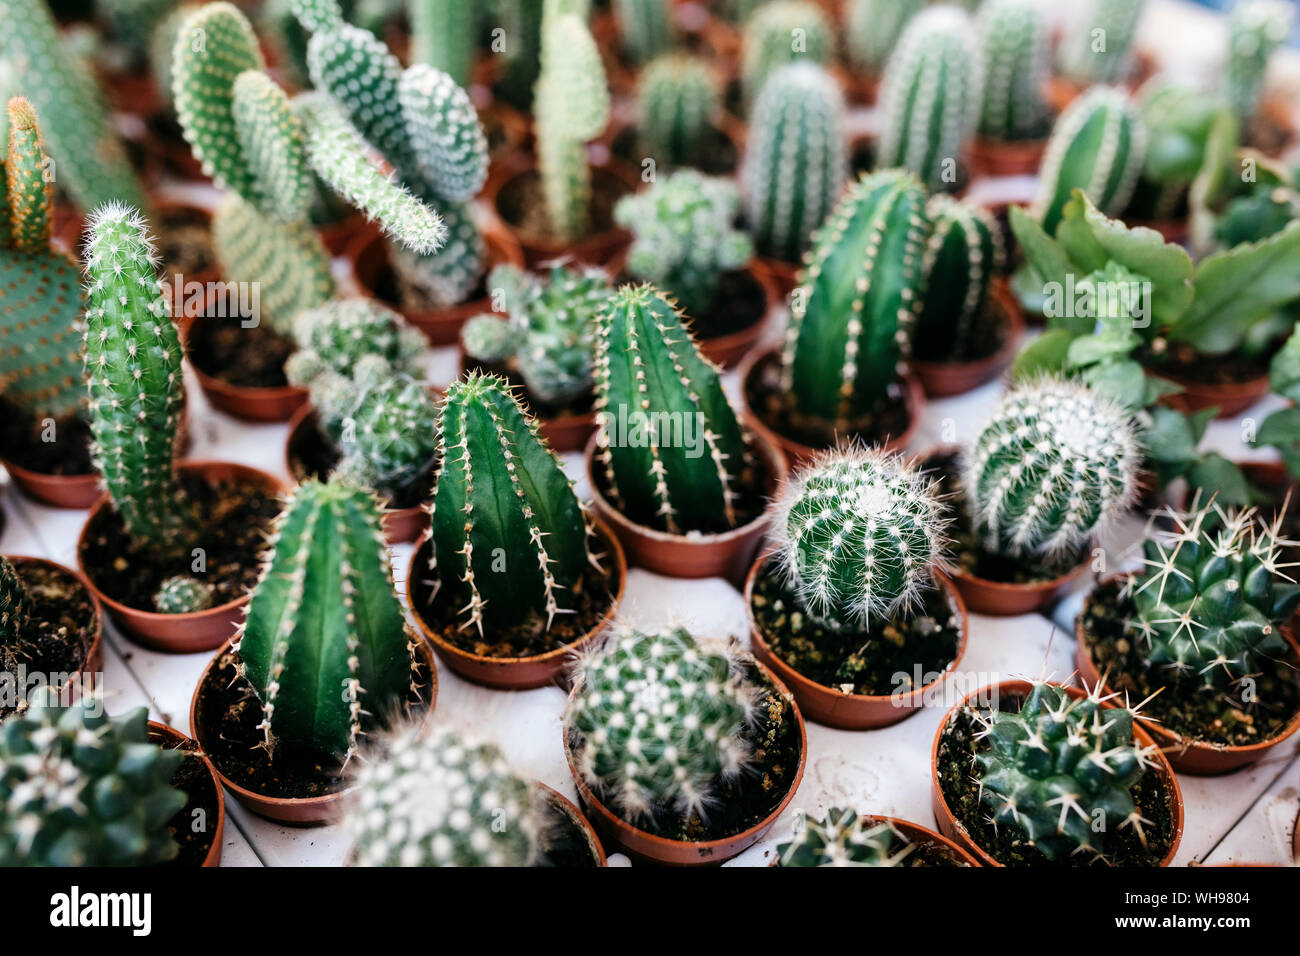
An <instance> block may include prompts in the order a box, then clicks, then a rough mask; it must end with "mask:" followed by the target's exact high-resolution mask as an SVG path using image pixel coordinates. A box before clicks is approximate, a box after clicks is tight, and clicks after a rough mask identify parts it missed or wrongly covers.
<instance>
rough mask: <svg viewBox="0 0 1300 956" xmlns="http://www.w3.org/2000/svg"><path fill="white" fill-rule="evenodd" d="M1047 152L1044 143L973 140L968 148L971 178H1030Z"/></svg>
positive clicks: (1037, 141)
mask: <svg viewBox="0 0 1300 956" xmlns="http://www.w3.org/2000/svg"><path fill="white" fill-rule="evenodd" d="M1046 150H1047V140H1046V139H1030V140H1004V139H986V138H985V137H983V136H977V137H976V138H975V139H974V140H972V141H971V145H970V153H969V156H970V166H971V174H972V176H974V177H981V176H1032V175H1034V174H1035V173H1037V172H1038V167H1039V165H1040V164H1041V163H1042V161H1043V153H1044V152H1046Z"/></svg>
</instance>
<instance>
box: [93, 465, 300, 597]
mask: <svg viewBox="0 0 1300 956" xmlns="http://www.w3.org/2000/svg"><path fill="white" fill-rule="evenodd" d="M178 480H179V482H180V485H181V488H182V490H183V491H184V492H185V494H186V495H188V496H189V498H190V500H191V501H193V502H194V503H195V505H196V506H197V508H198V512H199V515H200V516H201V517H200V525H199V528H200V530H199V535H198V537H197V538H196V539H195V541H194V544H193V547H194V548H202V549H203V553H204V558H205V560H206V562H207V571H206V572H205V574H204V580H205V581H207V582H208V583H209V584H211V585H212V586H213V588H214V590H215V604H218V605H219V604H225V603H227V602H229V601H234V600H236V599H237V598H239V597H242V596H243V595H244V593H245V592H246V591H247V589H249V588H251V587H252V586H253V585H254V584H256V583H257V577H258V572H259V571H260V569H261V562H260V561H259V560H258V555H259V554H260V553H261V551H262V548H263V545H264V543H265V534H266V531H267V530H268V529H269V528H270V525H271V522H272V520H273V519H274V518H275V516H276V515H277V514H279V512H280V504H279V502H278V501H277V500H276V498H275V496H274V495H270V494H267V493H266V492H264V491H262V490H260V489H258V488H255V487H253V486H251V485H247V484H242V483H236V482H230V481H223V482H220V483H218V484H209V483H208V482H206V481H203V480H202V479H200V478H199V477H198V476H196V475H181V476H179V478H178ZM81 560H82V563H83V567H84V568H85V570H86V573H87V574H88V575H89V576H90V578H91V579H92V580H93V581H94V582H95V584H96V586H97V587H98V588H99V589H100V590H101V591H103V592H104V593H105V594H106V595H108V597H110V598H112V599H113V600H115V601H118V602H119V603H121V604H125V605H126V606H127V607H132V608H137V609H139V610H142V611H152V610H154V603H153V598H154V594H156V593H157V591H158V585H160V584H161V583H162V582H163V581H164V580H165V579H166V578H168V577H171V576H172V575H175V574H193V573H194V572H193V569H192V567H191V565H192V562H193V557H192V555H191V550H190V549H188V548H187V549H185V551H184V553H183V554H182V555H181V556H180V557H178V558H175V559H172V560H161V559H160V558H159V557H158V556H157V555H155V554H151V553H148V552H144V551H141V550H139V549H138V548H137V547H136V546H135V544H134V542H132V541H131V539H130V538H129V537H128V536H127V534H126V529H125V528H124V527H123V526H122V519H121V518H120V517H119V516H118V513H117V512H116V511H115V510H114V509H112V508H103V509H101V510H100V511H99V513H98V514H97V515H96V516H95V518H94V520H93V521H92V522H91V523H90V524H89V525H88V527H87V528H86V534H85V543H84V545H83V547H82V551H81ZM214 606H215V605H214Z"/></svg>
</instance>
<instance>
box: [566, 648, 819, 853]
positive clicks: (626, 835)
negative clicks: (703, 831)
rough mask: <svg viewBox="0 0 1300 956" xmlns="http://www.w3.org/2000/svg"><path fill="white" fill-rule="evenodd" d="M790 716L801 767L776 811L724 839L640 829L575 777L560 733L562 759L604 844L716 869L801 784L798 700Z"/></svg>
mask: <svg viewBox="0 0 1300 956" xmlns="http://www.w3.org/2000/svg"><path fill="white" fill-rule="evenodd" d="M754 666H755V667H756V668H758V670H759V671H761V672H762V675H763V676H764V677H765V678H766V679H767V680H768V681H770V682H771V685H772V687H773V688H774V689H775V690H776V692H777V693H779V694H780V695H781V696H783V697H785V698H786V699H787V700H791V701H795V699H794V697H793V696H792V695H791V694H790V691H789V689H788V688H787V687H786V686H785V685H784V684H782V683H781V679H780V678H779V677H777V676H776V675H775V674H773V673H772V672H771V671H770V670H768V669H767V667H765V666H764V665H763V664H762V663H761V662H760V661H755V662H754ZM577 692H578V689H577V688H576V687H575V688H573V690H571V691H570V692H569V703H570V705H572V702H573V697H574V695H575V694H576V693H577ZM790 712H791V714H792V715H793V716H794V719H795V721H796V723H797V724H798V727H799V766H798V767H797V768H796V769H795V772H794V776H793V778H792V779H791V781H790V788H789V790H787V791H786V794H785V796H784V797H783V798H782V799H781V802H780V803H779V804H778V805H777V807H776V809H774V810H773V811H772V812H771V813H769V814H768V815H767V816H765V817H764V818H763V819H762V820H760V821H759V822H758V823H756V824H754V825H753V826H752V827H749V828H748V829H745V830H742V831H740V832H739V833H736V834H733V835H732V836H727V837H722V838H720V839H717V840H705V841H701V842H699V843H691V842H687V841H685V840H670V839H668V838H667V837H661V836H656V835H655V834H653V833H648V832H646V831H645V830H642V829H641V828H640V827H636V826H633V825H632V824H631V823H628V822H627V821H626V820H624V819H623V818H622V817H620V816H619V815H618V814H617V813H615V812H614V811H613V810H611V809H609V808H608V807H606V806H605V804H603V803H601V801H600V799H599V798H598V797H597V796H596V795H595V794H594V793H593V792H592V791H591V788H590V787H588V786H587V783H586V781H585V780H583V779H582V774H581V773H579V771H578V766H577V764H576V763H575V760H574V755H573V749H572V747H570V745H569V735H568V734H567V733H565V732H564V731H563V730H561V732H560V737H561V738H562V740H563V743H564V759H565V760H567V761H568V762H569V773H570V774H571V775H572V776H573V785H574V786H575V787H577V789H578V802H579V803H581V804H582V807H583V809H584V810H585V811H586V813H587V818H588V819H589V820H590V821H591V823H592V826H594V827H595V828H596V832H597V833H599V834H600V836H601V839H602V840H603V841H604V842H605V845H607V846H610V847H617V848H618V849H620V850H622V851H623V852H624V853H626V854H627V855H628V856H630V857H632V858H633V859H634V860H641V861H645V862H648V863H658V864H661V865H664V866H717V865H718V864H720V863H726V862H727V861H728V860H730V859H731V858H732V857H734V856H739V855H740V854H741V853H744V852H745V851H746V850H748V849H749V848H750V847H751V846H753V845H754V844H755V843H757V842H758V841H759V840H761V839H763V837H764V836H765V835H766V834H767V831H768V830H770V829H772V826H773V824H775V823H776V820H777V817H779V816H780V815H781V814H782V813H784V812H785V808H786V807H787V806H789V805H790V801H791V800H792V799H793V798H794V795H795V792H796V791H797V790H798V789H799V784H800V782H801V781H802V780H803V772H804V768H805V767H806V766H807V765H808V731H807V728H806V727H805V726H804V719H803V714H802V713H800V711H799V705H798V702H797V701H795V702H794V704H793V706H791V708H790Z"/></svg>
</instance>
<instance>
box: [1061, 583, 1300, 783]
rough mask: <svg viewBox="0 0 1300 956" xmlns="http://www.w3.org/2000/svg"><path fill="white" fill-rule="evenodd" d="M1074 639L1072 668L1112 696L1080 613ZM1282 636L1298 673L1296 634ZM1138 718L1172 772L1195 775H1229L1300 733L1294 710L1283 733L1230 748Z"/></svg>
mask: <svg viewBox="0 0 1300 956" xmlns="http://www.w3.org/2000/svg"><path fill="white" fill-rule="evenodd" d="M1128 577H1131V575H1129V574H1113V575H1110V576H1109V577H1107V578H1105V579H1104V580H1103V581H1102V583H1103V584H1112V583H1115V582H1117V581H1122V580H1124V579H1126V578H1128ZM1089 598H1091V595H1089ZM1085 607H1086V604H1085ZM1074 636H1075V638H1076V640H1077V642H1078V643H1077V644H1076V645H1075V651H1074V666H1075V667H1076V668H1077V669H1078V671H1079V677H1080V679H1081V680H1083V682H1084V683H1086V684H1088V685H1089V686H1092V685H1094V684H1102V685H1103V686H1104V687H1105V690H1106V693H1107V694H1109V693H1111V688H1110V686H1109V685H1108V684H1106V683H1105V680H1104V678H1103V676H1102V674H1101V673H1100V672H1099V671H1098V670H1097V665H1096V664H1095V663H1094V662H1093V660H1092V654H1091V653H1089V650H1088V645H1087V635H1086V634H1085V633H1084V629H1083V614H1082V613H1080V614H1079V616H1078V617H1077V618H1075V621H1074ZM1282 637H1283V638H1284V639H1285V640H1286V643H1287V648H1288V652H1289V655H1290V658H1291V662H1292V666H1293V667H1294V668H1296V669H1297V670H1300V645H1297V644H1296V639H1295V635H1294V634H1293V633H1292V632H1291V629H1290V627H1287V626H1283V628H1282ZM1138 719H1139V721H1140V722H1141V724H1142V729H1143V730H1145V731H1146V732H1147V733H1148V734H1149V735H1150V736H1151V738H1152V739H1153V740H1154V741H1155V742H1156V743H1157V744H1159V745H1160V749H1161V751H1162V752H1163V753H1164V755H1165V756H1166V757H1167V758H1168V759H1169V763H1170V764H1171V765H1172V766H1173V768H1174V769H1175V770H1177V771H1178V772H1179V773H1189V774H1194V775H1197V776H1215V775H1218V774H1224V773H1231V772H1232V771H1234V770H1236V769H1238V768H1239V767H1244V766H1245V765H1246V764H1249V763H1254V762H1255V761H1256V760H1259V759H1260V758H1261V757H1264V756H1267V755H1268V753H1269V752H1270V751H1271V750H1274V749H1275V748H1277V747H1279V746H1281V745H1282V744H1284V743H1285V742H1286V741H1287V740H1289V739H1290V738H1291V737H1293V736H1294V735H1295V733H1296V731H1297V730H1300V711H1297V712H1296V713H1295V714H1293V715H1292V717H1291V720H1290V721H1288V722H1287V725H1286V726H1285V727H1283V728H1282V730H1280V731H1279V732H1278V733H1276V734H1274V735H1273V736H1272V737H1269V738H1268V739H1267V740H1261V741H1259V742H1258V743H1254V744H1246V745H1240V746H1229V745H1227V744H1215V743H1208V742H1205V741H1199V740H1192V739H1191V738H1189V737H1183V736H1181V735H1180V734H1177V733H1175V732H1174V731H1172V730H1169V729H1168V728H1166V727H1164V726H1163V725H1162V724H1160V723H1159V722H1157V721H1156V720H1154V719H1152V720H1142V719H1141V718H1140V717H1139V718H1138Z"/></svg>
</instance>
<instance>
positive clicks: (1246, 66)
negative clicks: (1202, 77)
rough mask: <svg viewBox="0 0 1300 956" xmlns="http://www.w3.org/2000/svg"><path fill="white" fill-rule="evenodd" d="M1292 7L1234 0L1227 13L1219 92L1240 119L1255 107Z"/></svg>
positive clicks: (1275, 1) (1277, 1)
mask: <svg viewBox="0 0 1300 956" xmlns="http://www.w3.org/2000/svg"><path fill="white" fill-rule="evenodd" d="M1294 19H1295V8H1294V6H1293V5H1292V4H1289V3H1284V2H1282V0H1238V2H1237V4H1236V6H1234V7H1233V9H1232V13H1231V14H1229V16H1228V62H1227V65H1226V66H1225V67H1224V73H1223V83H1222V85H1223V92H1224V95H1225V96H1226V98H1227V100H1228V103H1229V105H1230V106H1231V107H1232V109H1233V111H1234V112H1235V113H1236V114H1237V118H1238V119H1239V120H1241V121H1242V122H1243V123H1244V122H1246V121H1248V120H1250V119H1252V118H1253V117H1254V116H1255V114H1256V113H1257V112H1258V110H1259V99H1260V94H1261V93H1262V92H1263V89H1264V76H1265V74H1266V73H1267V71H1268V62H1269V60H1270V59H1272V56H1273V54H1274V53H1275V52H1277V49H1278V47H1280V46H1281V45H1282V44H1283V43H1285V42H1286V38H1287V37H1288V36H1289V35H1290V33H1291V23H1292V21H1293V20H1294Z"/></svg>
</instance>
